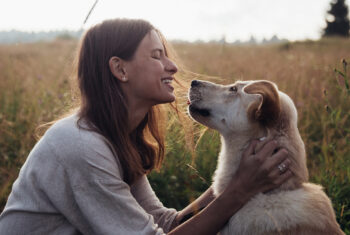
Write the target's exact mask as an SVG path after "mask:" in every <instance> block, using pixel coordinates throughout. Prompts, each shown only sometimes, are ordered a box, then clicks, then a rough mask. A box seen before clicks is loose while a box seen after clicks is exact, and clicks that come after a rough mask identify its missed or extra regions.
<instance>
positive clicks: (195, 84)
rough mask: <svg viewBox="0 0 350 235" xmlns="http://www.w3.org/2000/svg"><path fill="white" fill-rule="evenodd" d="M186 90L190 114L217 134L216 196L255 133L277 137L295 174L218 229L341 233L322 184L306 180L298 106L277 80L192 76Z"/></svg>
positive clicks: (273, 234) (248, 233) (274, 234)
mask: <svg viewBox="0 0 350 235" xmlns="http://www.w3.org/2000/svg"><path fill="white" fill-rule="evenodd" d="M188 96H189V102H188V103H189V106H188V111H189V114H190V116H191V117H192V118H193V119H194V120H195V121H197V122H199V123H201V124H203V125H205V126H207V127H209V128H212V129H215V130H217V131H219V133H220V134H221V144H222V146H221V152H220V154H219V160H218V166H217V169H216V171H215V174H214V178H213V185H212V186H213V190H214V195H215V196H217V195H219V194H220V193H221V192H222V191H224V189H225V188H226V186H227V185H228V183H229V181H230V180H231V179H232V177H233V176H234V174H235V172H236V170H237V168H238V165H239V163H240V160H241V157H242V153H243V151H244V149H245V148H246V147H247V146H248V144H249V143H250V142H251V141H252V140H253V139H259V138H264V139H266V140H269V139H275V140H276V141H277V143H278V144H279V146H281V147H283V148H284V149H286V150H287V151H288V158H289V159H290V161H291V163H290V166H289V169H290V170H291V171H292V173H293V176H292V177H291V178H290V179H289V180H287V181H286V182H285V183H283V184H282V185H281V186H280V187H279V188H277V189H274V190H272V191H270V192H268V193H259V194H257V195H255V196H254V197H253V198H251V199H250V201H248V202H247V203H246V204H245V205H244V206H243V207H242V208H241V209H240V210H239V211H237V213H235V214H234V215H233V216H232V217H231V219H230V220H229V221H228V223H227V225H226V226H225V227H224V228H223V229H222V230H221V231H220V234H235V235H236V234H241V235H253V234H254V235H258V234H261V235H279V234H283V235H286V234H293V235H311V234H312V235H315V234H327V235H330V234H332V235H338V234H344V232H342V230H341V229H340V226H339V224H338V223H337V221H336V217H335V214H334V210H333V207H332V203H331V201H330V199H329V198H328V197H327V195H326V194H325V193H324V191H323V189H322V187H321V186H319V185H316V184H313V183H309V182H308V177H309V176H308V170H307V167H306V153H305V147H304V143H303V141H302V139H301V137H300V134H299V130H298V127H297V119H298V118H297V110H296V108H295V105H294V103H293V101H292V99H291V98H290V97H289V96H288V95H286V94H285V93H283V92H281V91H279V90H278V88H277V86H276V84H274V83H272V82H269V81H265V80H256V81H238V82H236V83H234V84H232V85H219V84H215V83H211V82H207V81H200V80H193V81H192V82H191V88H190V90H189V95H188ZM260 145H262V144H260ZM258 148H259V147H258ZM260 148H261V146H260Z"/></svg>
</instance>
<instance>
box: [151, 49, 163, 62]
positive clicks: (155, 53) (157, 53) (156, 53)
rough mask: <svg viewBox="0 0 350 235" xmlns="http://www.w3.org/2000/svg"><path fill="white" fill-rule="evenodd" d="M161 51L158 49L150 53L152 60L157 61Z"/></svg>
mask: <svg viewBox="0 0 350 235" xmlns="http://www.w3.org/2000/svg"><path fill="white" fill-rule="evenodd" d="M161 54H162V51H161V50H160V49H156V50H154V51H153V52H152V58H154V59H157V60H159V59H160V57H161Z"/></svg>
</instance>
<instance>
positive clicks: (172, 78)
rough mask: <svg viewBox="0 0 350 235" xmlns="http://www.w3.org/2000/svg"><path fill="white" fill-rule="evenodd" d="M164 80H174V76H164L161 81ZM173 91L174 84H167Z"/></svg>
mask: <svg viewBox="0 0 350 235" xmlns="http://www.w3.org/2000/svg"><path fill="white" fill-rule="evenodd" d="M163 80H171V81H173V80H174V77H171V76H170V77H164V78H162V79H161V81H163ZM165 85H166V86H167V87H168V88H169V89H170V90H171V91H173V90H174V87H173V86H172V85H170V84H165Z"/></svg>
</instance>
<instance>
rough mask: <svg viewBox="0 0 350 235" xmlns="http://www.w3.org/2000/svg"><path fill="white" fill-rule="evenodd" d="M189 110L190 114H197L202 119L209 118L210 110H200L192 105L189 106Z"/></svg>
mask: <svg viewBox="0 0 350 235" xmlns="http://www.w3.org/2000/svg"><path fill="white" fill-rule="evenodd" d="M189 110H190V112H191V113H197V114H199V115H201V116H203V117H208V116H210V110H209V109H200V108H198V107H196V106H194V105H193V104H191V105H190V106H189Z"/></svg>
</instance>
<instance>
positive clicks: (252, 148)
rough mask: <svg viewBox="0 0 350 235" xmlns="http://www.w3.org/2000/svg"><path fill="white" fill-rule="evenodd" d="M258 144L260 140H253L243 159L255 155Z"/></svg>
mask: <svg viewBox="0 0 350 235" xmlns="http://www.w3.org/2000/svg"><path fill="white" fill-rule="evenodd" d="M257 143H258V140H252V141H251V142H250V144H249V146H248V147H247V149H246V150H244V152H243V157H245V156H250V155H253V154H254V153H255V147H256V144H257Z"/></svg>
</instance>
